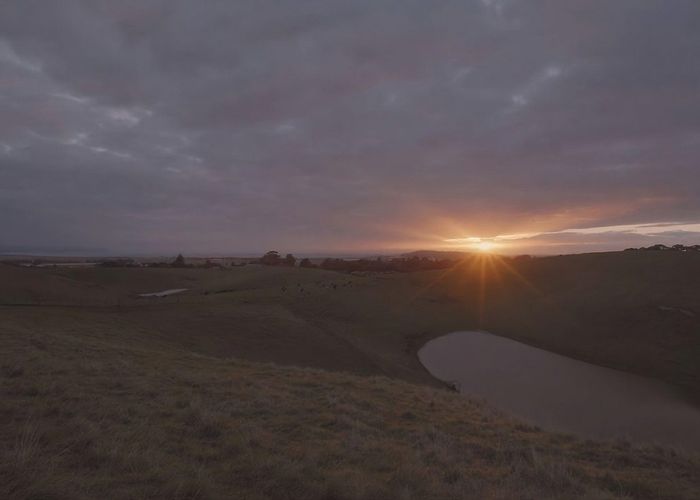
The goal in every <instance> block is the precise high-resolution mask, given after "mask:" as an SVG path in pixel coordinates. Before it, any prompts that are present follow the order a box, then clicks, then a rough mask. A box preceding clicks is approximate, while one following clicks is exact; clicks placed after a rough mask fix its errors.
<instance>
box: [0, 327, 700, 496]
mask: <svg viewBox="0 0 700 500" xmlns="http://www.w3.org/2000/svg"><path fill="white" fill-rule="evenodd" d="M1 328H2V331H1V334H0V365H1V366H2V373H1V374H0V377H1V378H0V381H1V382H0V391H1V394H0V419H2V421H3V423H4V424H3V425H2V426H0V450H2V451H0V497H2V498H8V499H29V498H33V499H38V498H42V499H48V498H51V499H80V498H85V499H88V498H105V499H111V498H114V499H125V498H169V499H176V498H182V499H184V498H189V499H207V498H211V499H218V498H241V499H251V500H253V499H290V500H291V499H294V500H298V499H309V500H315V499H319V500H320V499H325V500H329V499H431V498H435V499H438V498H439V499H443V498H479V499H481V498H494V499H495V498H500V499H512V498H532V499H535V498H536V499H544V498H567V499H570V498H586V499H610V498H669V499H670V498H698V497H699V496H698V493H699V492H700V462H698V459H697V458H689V457H684V456H681V455H677V454H675V453H673V452H670V451H664V450H661V449H650V448H646V449H638V448H634V447H632V446H630V445H629V444H626V443H623V442H620V443H611V444H606V443H594V442H590V441H586V442H583V441H579V440H576V439H573V438H571V437H567V436H563V435H556V434H548V433H545V432H542V431H539V430H537V429H535V428H532V427H529V426H525V425H522V424H519V423H517V422H514V421H511V420H508V419H506V418H504V417H502V416H499V415H498V414H496V413H494V412H493V411H491V410H489V409H488V408H487V407H484V406H483V405H481V404H479V403H478V402H473V401H469V400H467V399H465V398H463V397H461V396H459V395H456V394H454V393H450V392H447V391H445V390H442V389H433V388H430V387H427V386H420V385H412V384H408V383H405V382H401V381H396V380H390V379H387V378H384V377H359V376H354V375H348V374H343V373H331V372H324V371H319V370H315V369H301V368H282V367H278V366H274V365H269V364H255V363H250V362H243V361H237V360H222V359H218V358H213V357H209V356H204V355H200V354H195V353H191V352H188V351H186V350H183V349H180V348H177V347H175V346H173V345H172V344H171V343H170V342H169V341H168V340H167V339H162V340H158V339H155V338H151V339H148V340H145V341H143V342H139V341H137V340H136V339H137V338H138V332H133V331H131V332H130V331H123V332H122V335H117V334H115V331H116V330H104V329H100V328H97V329H93V328H90V327H85V328H80V327H76V326H75V325H73V326H71V327H62V326H60V325H59V326H55V327H46V326H44V327H42V328H36V327H35V325H32V323H31V321H27V322H26V323H22V324H21V323H19V322H14V324H12V325H8V324H7V323H3V324H2V326H1Z"/></svg>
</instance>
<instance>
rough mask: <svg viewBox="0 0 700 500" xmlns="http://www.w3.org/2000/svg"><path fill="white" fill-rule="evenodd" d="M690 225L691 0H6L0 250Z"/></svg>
mask: <svg viewBox="0 0 700 500" xmlns="http://www.w3.org/2000/svg"><path fill="white" fill-rule="evenodd" d="M655 243H665V244H675V243H682V244H696V243H700V2H698V1H697V0H673V1H668V0H643V1H640V0H616V1H614V2H611V1H609V0H570V1H566V2H562V1H560V0H531V1H528V0H472V1H469V0H458V1H451V0H444V1H442V0H440V1H427V0H421V1H416V0H395V1H389V0H343V1H340V0H313V1H305V0H287V1H281V0H276V1H270V0H230V1H229V0H226V1H224V0H120V1H118V2H115V1H112V0H82V1H81V0H61V1H60V2H54V1H39V0H4V1H3V2H1V3H0V253H30V252H33V253H76V254H77V253H83V254H153V253H162V254H175V253H178V252H183V253H186V254H187V253H191V254H194V253H197V254H207V253H209V254H221V253H225V254H231V255H236V254H241V255H242V254H255V253H257V252H262V251H266V250H273V249H274V250H279V251H281V252H288V251H291V252H297V253H301V254H303V253H306V254H314V253H316V254H322V253H328V254H343V253H347V254H362V253H376V252H398V251H407V250H417V249H449V250H455V249H462V248H464V249H470V248H473V247H475V246H478V245H482V246H483V245H484V244H487V245H491V246H493V248H494V249H496V250H498V251H501V252H503V253H531V254H560V253H576V252H589V251H604V250H616V249H622V248H626V247H629V246H647V245H651V244H655Z"/></svg>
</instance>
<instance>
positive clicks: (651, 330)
mask: <svg viewBox="0 0 700 500" xmlns="http://www.w3.org/2000/svg"><path fill="white" fill-rule="evenodd" d="M698 278H700V254H695V253H676V252H619V253H609V254H588V255H573V256H564V257H550V258H538V259H529V260H528V259H524V260H500V259H497V258H488V257H483V258H478V257H475V258H473V259H471V260H468V261H465V262H464V263H462V264H459V265H457V266H456V267H455V268H453V269H450V270H447V271H430V272H418V273H407V274H398V273H395V274H376V275H371V276H351V275H348V274H341V273H335V272H328V271H323V270H319V269H299V268H294V269H290V268H269V267H261V266H245V267H237V268H227V269H106V268H90V269H70V268H56V269H53V268H44V269H25V268H18V267H11V266H2V265H0V304H5V305H6V306H4V308H3V310H2V314H3V315H4V317H5V318H6V321H20V322H21V321H24V320H25V319H24V318H26V317H31V319H32V321H35V322H37V323H41V322H42V321H44V322H45V323H46V324H47V325H52V324H59V323H65V324H73V325H76V327H84V326H85V325H89V324H90V322H96V323H97V324H100V325H103V324H106V327H107V328H112V327H113V326H114V325H120V326H119V329H118V331H117V332H115V335H117V334H118V335H132V336H133V335H134V332H138V340H139V341H146V340H148V339H150V338H158V339H167V340H168V341H170V342H172V343H174V344H175V345H178V346H180V347H183V348H186V349H188V350H193V351H195V352H200V353H202V354H208V355H214V356H220V357H228V356H234V357H240V358H244V359H250V360H255V361H273V362H277V363H281V364H293V365H300V366H314V367H319V368H328V369H336V370H344V371H350V372H354V373H358V374H383V375H388V376H392V377H398V378H402V379H404V380H407V381H418V382H427V383H433V381H432V379H431V378H430V377H429V376H428V375H427V373H426V372H425V371H424V370H423V368H422V367H421V365H420V364H419V363H418V361H417V359H416V355H415V354H416V352H417V350H418V348H420V346H421V345H422V344H423V343H424V342H425V341H427V340H428V339H430V338H433V337H435V336H438V335H442V334H444V333H447V332H449V331H453V330H464V329H484V330H488V331H490V332H492V333H494V334H497V335H503V336H507V337H511V338H514V339H517V340H521V341H524V342H526V343H529V344H532V345H535V346H538V347H543V348H545V349H548V350H551V351H554V352H558V353H560V354H564V355H567V356H571V357H574V358H578V359H582V360H585V361H590V362H593V363H597V364H601V365H605V366H610V367H613V368H618V369H622V370H626V371H630V372H634V373H638V374H641V375H646V376H651V377H654V378H658V379H661V380H665V381H667V382H670V383H672V384H675V385H677V386H678V387H681V388H683V390H684V391H685V392H686V393H687V394H688V395H689V396H690V397H692V398H695V399H696V400H700V362H699V361H700V335H698V332H700V280H699V279H698ZM175 288H188V289H189V290H188V291H187V292H185V293H184V294H181V295H176V296H172V297H169V298H162V299H143V298H138V297H137V295H138V294H140V293H148V292H155V291H160V290H166V289H175ZM12 304H16V305H19V304H23V305H28V306H30V307H31V309H25V308H22V307H9V305H12ZM36 306H42V307H41V308H40V309H37V308H36ZM43 306H47V307H43ZM48 306H52V307H48ZM57 306H64V307H57Z"/></svg>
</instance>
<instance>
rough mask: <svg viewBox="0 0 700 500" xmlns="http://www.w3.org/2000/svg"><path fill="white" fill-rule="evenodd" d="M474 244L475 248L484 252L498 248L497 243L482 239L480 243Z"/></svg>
mask: <svg viewBox="0 0 700 500" xmlns="http://www.w3.org/2000/svg"><path fill="white" fill-rule="evenodd" d="M473 246H474V249H475V250H478V251H479V252H484V253H488V252H491V251H493V250H494V249H495V248H496V244H495V243H493V242H491V241H480V242H478V243H474V245H473Z"/></svg>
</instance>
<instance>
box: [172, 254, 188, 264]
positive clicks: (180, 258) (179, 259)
mask: <svg viewBox="0 0 700 500" xmlns="http://www.w3.org/2000/svg"><path fill="white" fill-rule="evenodd" d="M185 265H186V264H185V258H184V257H183V256H182V254H181V253H180V254H178V255H177V257H175V260H174V261H173V263H172V266H173V267H185Z"/></svg>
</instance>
